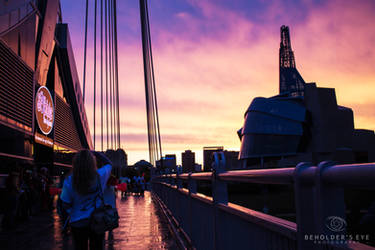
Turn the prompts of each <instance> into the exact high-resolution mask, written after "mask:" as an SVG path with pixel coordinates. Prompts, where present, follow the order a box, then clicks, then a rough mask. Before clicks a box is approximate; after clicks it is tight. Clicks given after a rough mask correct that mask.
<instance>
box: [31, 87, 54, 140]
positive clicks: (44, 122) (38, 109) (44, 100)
mask: <svg viewBox="0 0 375 250" xmlns="http://www.w3.org/2000/svg"><path fill="white" fill-rule="evenodd" d="M35 114H36V120H37V121H38V125H39V128H40V130H41V131H42V133H43V134H45V135H48V134H49V133H51V131H52V128H53V122H54V120H55V111H54V108H53V100H52V96H51V93H50V92H49V90H48V89H47V88H46V87H44V86H42V87H40V88H39V89H38V91H37V92H36V98H35Z"/></svg>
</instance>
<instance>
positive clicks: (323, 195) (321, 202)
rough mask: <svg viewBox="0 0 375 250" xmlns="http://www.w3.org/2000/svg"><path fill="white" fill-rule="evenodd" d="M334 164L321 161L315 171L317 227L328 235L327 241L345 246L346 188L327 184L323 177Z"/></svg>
mask: <svg viewBox="0 0 375 250" xmlns="http://www.w3.org/2000/svg"><path fill="white" fill-rule="evenodd" d="M334 165H335V164H334V163H333V162H331V161H324V162H321V163H320V164H319V165H318V167H317V169H316V172H315V190H316V193H315V195H316V196H315V201H316V205H317V209H316V219H315V221H316V229H317V233H318V234H319V235H324V236H325V237H326V239H325V241H327V240H328V241H330V243H331V244H333V245H339V246H340V247H345V246H346V245H347V241H346V240H345V238H344V239H342V237H345V235H346V221H345V199H344V189H343V188H342V187H338V186H334V185H328V184H325V183H324V182H323V179H322V176H323V173H324V171H325V170H327V169H328V168H330V167H332V166H334Z"/></svg>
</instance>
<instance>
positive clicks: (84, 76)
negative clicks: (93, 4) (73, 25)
mask: <svg viewBox="0 0 375 250" xmlns="http://www.w3.org/2000/svg"><path fill="white" fill-rule="evenodd" d="M88 11H89V0H86V16H85V45H84V46H85V47H84V56H83V103H85V93H86V92H85V90H86V89H85V86H86V57H87V22H88V20H87V19H88Z"/></svg>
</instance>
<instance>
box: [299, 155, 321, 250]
mask: <svg viewBox="0 0 375 250" xmlns="http://www.w3.org/2000/svg"><path fill="white" fill-rule="evenodd" d="M311 167H312V164H311V163H310V162H301V163H299V164H298V165H297V166H296V168H295V169H294V174H293V179H294V197H295V206H296V222H297V248H298V249H299V250H305V249H306V250H315V249H320V248H319V247H320V245H317V244H315V243H314V241H313V240H310V237H309V236H310V235H315V234H316V230H315V216H314V214H315V202H314V197H315V192H314V183H313V180H310V182H309V181H308V180H303V177H302V175H303V174H305V173H306V172H307V171H308V170H309V169H311Z"/></svg>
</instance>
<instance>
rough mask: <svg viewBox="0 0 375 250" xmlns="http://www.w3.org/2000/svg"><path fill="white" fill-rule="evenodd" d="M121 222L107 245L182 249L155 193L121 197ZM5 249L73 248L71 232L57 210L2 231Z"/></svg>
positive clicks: (1, 238)
mask: <svg viewBox="0 0 375 250" xmlns="http://www.w3.org/2000/svg"><path fill="white" fill-rule="evenodd" d="M117 207H118V211H119V215H120V226H119V228H117V229H115V230H114V231H113V236H114V237H113V240H111V241H109V240H106V249H116V250H117V249H137V250H138V249H178V248H177V245H176V243H175V241H174V238H173V237H172V235H171V233H170V231H169V229H168V224H167V222H166V220H165V219H164V217H163V215H162V212H161V211H160V209H159V207H158V206H157V205H156V203H155V202H154V201H153V200H152V197H151V194H150V193H149V192H145V194H144V196H127V197H126V198H122V199H120V198H119V199H117ZM0 246H1V247H0V248H1V249H35V250H36V249H38V250H39V249H73V245H72V237H71V235H70V234H63V233H62V232H61V222H60V220H59V217H58V215H57V214H56V210H54V211H53V212H52V213H49V214H41V215H38V216H35V217H33V218H31V219H29V221H27V222H26V223H23V224H22V225H20V226H18V227H17V228H16V229H15V230H12V231H7V232H1V233H0Z"/></svg>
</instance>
